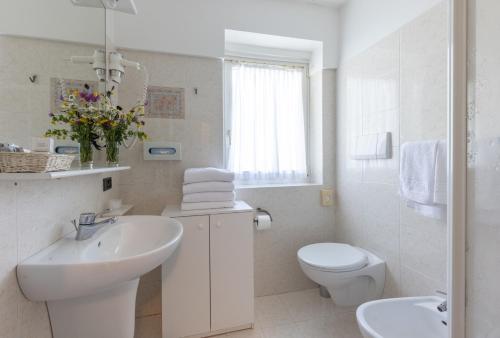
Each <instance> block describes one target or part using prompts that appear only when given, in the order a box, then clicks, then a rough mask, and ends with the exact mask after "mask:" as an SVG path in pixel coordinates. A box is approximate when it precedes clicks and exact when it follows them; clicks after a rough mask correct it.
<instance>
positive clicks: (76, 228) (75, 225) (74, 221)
mask: <svg viewBox="0 0 500 338" xmlns="http://www.w3.org/2000/svg"><path fill="white" fill-rule="evenodd" d="M71 224H73V226H74V227H75V230H76V231H78V224H76V218H74V219H72V220H71Z"/></svg>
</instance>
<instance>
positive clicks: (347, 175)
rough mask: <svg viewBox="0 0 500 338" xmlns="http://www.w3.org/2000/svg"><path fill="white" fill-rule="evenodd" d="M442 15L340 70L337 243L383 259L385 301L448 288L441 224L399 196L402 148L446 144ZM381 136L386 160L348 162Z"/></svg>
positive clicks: (442, 8)
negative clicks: (388, 151) (389, 146)
mask: <svg viewBox="0 0 500 338" xmlns="http://www.w3.org/2000/svg"><path fill="white" fill-rule="evenodd" d="M446 16H447V10H446V3H445V2H444V1H443V2H442V3H441V4H440V5H437V6H436V7H434V8H432V9H430V10H429V11H427V12H425V13H424V14H422V15H421V16H419V17H418V18H416V19H415V20H413V21H411V22H409V23H408V24H406V25H404V26H403V27H401V29H399V30H398V31H396V32H394V33H391V34H389V35H388V36H386V37H384V38H383V39H382V40H380V41H379V42H378V43H376V44H375V45H373V46H372V47H370V48H368V49H367V50H365V51H364V52H363V53H361V54H359V55H357V56H356V57H354V58H351V59H350V60H349V61H348V62H344V63H342V66H341V67H340V69H339V83H338V88H339V96H338V100H339V106H338V112H337V116H338V119H337V133H336V135H337V142H336V144H337V159H336V160H337V176H336V179H337V185H336V189H337V209H336V210H335V216H336V220H335V235H336V240H337V241H339V242H347V243H350V244H354V245H357V246H360V247H363V248H365V249H368V250H370V251H372V252H374V253H376V254H377V255H379V256H380V257H381V258H383V259H384V260H385V261H386V267H387V270H386V283H385V292H384V296H386V297H401V296H421V295H429V294H433V293H434V291H435V290H444V289H445V288H446V230H447V228H446V222H445V221H444V220H435V219H431V218H427V217H424V216H422V215H420V214H418V213H416V212H415V211H414V210H413V209H410V208H408V207H407V205H406V203H405V201H404V200H403V199H402V198H401V197H400V195H399V174H400V173H399V153H400V149H401V148H400V145H402V144H404V143H405V142H411V141H419V140H422V141H423V140H433V139H445V138H446V123H447V114H446V102H447V47H448V44H447V36H448V34H447V33H448V31H447V28H448V26H447V24H446ZM381 132H391V133H392V143H393V151H392V152H393V156H392V158H391V159H386V160H365V161H360V160H353V159H352V158H351V155H352V149H354V141H355V138H356V137H357V136H359V135H367V134H374V133H381ZM496 219H497V218H496ZM474 337H479V336H474Z"/></svg>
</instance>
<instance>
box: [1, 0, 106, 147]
mask: <svg viewBox="0 0 500 338" xmlns="http://www.w3.org/2000/svg"><path fill="white" fill-rule="evenodd" d="M3 7H4V8H8V10H6V11H2V13H1V14H0V17H1V18H0V69H1V71H0V101H1V102H2V106H1V108H0V143H10V144H12V143H14V144H16V145H19V146H21V147H24V148H30V147H31V142H32V137H42V136H43V135H44V133H45V132H46V131H47V129H48V128H49V127H50V118H49V112H54V111H57V109H58V107H59V104H60V98H61V93H62V91H64V90H71V89H80V88H82V87H83V86H84V84H88V85H89V86H90V87H91V88H92V90H94V91H103V90H105V89H106V88H105V85H104V83H105V82H101V83H100V82H99V81H98V76H99V77H103V76H105V74H106V71H105V66H106V64H105V62H93V64H92V65H91V64H90V63H91V60H90V59H89V57H90V58H92V57H93V56H98V55H99V54H104V51H105V50H106V10H105V9H104V8H103V6H102V3H101V1H100V0H97V1H93V0H85V1H84V0H51V1H39V0H23V1H9V2H8V4H5V5H4V6H3ZM20 18H22V20H21V19H20ZM103 60H104V59H103Z"/></svg>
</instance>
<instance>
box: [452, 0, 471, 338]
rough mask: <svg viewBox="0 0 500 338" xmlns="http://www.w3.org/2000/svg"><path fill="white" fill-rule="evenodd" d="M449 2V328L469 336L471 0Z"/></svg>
mask: <svg viewBox="0 0 500 338" xmlns="http://www.w3.org/2000/svg"><path fill="white" fill-rule="evenodd" d="M448 4H449V18H450V20H449V25H450V26H449V34H450V36H449V42H448V43H449V48H448V50H449V52H448V88H449V90H448V154H449V156H448V180H449V183H448V206H449V207H448V264H447V265H448V268H447V270H448V271H447V276H448V285H447V287H448V314H449V318H448V320H449V322H448V332H449V337H450V338H465V336H466V334H465V332H466V330H465V325H466V323H465V319H466V316H465V306H466V303H465V301H466V289H465V283H466V224H467V4H468V1H467V0H448Z"/></svg>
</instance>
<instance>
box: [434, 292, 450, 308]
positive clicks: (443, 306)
mask: <svg viewBox="0 0 500 338" xmlns="http://www.w3.org/2000/svg"><path fill="white" fill-rule="evenodd" d="M436 293H437V294H439V295H442V296H445V297H446V295H447V294H446V292H444V291H439V290H438V291H436ZM437 310H438V311H439V312H446V311H448V301H447V300H445V301H444V302H442V303H441V304H439V305H438V306H437Z"/></svg>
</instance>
